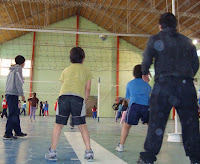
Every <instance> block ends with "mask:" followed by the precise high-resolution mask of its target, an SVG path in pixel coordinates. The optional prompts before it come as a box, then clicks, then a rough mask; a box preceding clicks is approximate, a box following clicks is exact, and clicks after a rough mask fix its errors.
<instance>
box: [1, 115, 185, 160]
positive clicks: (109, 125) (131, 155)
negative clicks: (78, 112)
mask: <svg viewBox="0 0 200 164" xmlns="http://www.w3.org/2000/svg"><path fill="white" fill-rule="evenodd" d="M36 120H37V122H29V120H28V117H24V116H21V126H22V131H23V132H25V133H28V137H27V138H23V139H18V140H11V141H9V140H3V139H2V140H0V164H24V163H27V164H46V163H52V162H49V161H46V160H45V159H44V154H45V153H46V152H47V150H48V148H49V147H50V143H51V133H52V129H53V126H54V121H55V117H45V118H44V117H39V116H38V117H37V118H36ZM5 124H6V119H0V128H1V131H0V137H1V138H2V136H3V134H4V129H5ZM87 124H88V129H89V131H90V136H91V139H92V140H93V141H95V142H96V143H98V144H99V145H101V146H102V147H103V148H105V149H106V150H108V151H109V152H111V153H113V154H114V155H116V156H117V157H119V158H120V159H121V160H123V161H125V162H126V163H128V164H136V161H137V159H138V156H139V152H140V151H142V150H143V144H144V140H145V136H146V131H147V126H146V125H142V124H139V125H138V126H134V127H132V128H131V130H130V134H129V136H128V139H127V142H126V144H125V152H121V153H120V152H117V151H116V150H115V147H116V145H117V144H118V142H119V140H120V133H121V127H122V125H120V124H119V123H115V122H114V119H113V118H101V119H100V122H99V123H98V122H97V120H92V119H91V118H87ZM64 132H78V129H77V128H75V129H73V130H71V129H70V127H69V126H65V127H64V129H63V131H62V134H61V138H60V140H59V144H58V150H57V152H58V161H57V162H53V163H58V164H65V163H66V164H80V163H81V162H80V160H79V158H78V157H77V155H76V153H75V151H74V149H73V147H72V146H71V145H70V143H69V142H68V140H67V138H66V137H65V135H64ZM168 132H174V122H173V121H172V120H169V122H168V125H167V129H166V133H165V137H164V141H163V146H162V149H161V152H160V154H159V155H158V161H157V162H155V163H156V164H189V160H188V158H187V157H185V153H184V149H183V146H182V143H169V142H167V141H166V140H167V133H168ZM81 140H82V139H81ZM82 153H84V152H82ZM94 153H95V156H96V157H98V152H94ZM110 157H111V155H110V154H108V153H105V160H106V159H109V160H110ZM93 163H94V164H95V161H94V162H93ZM114 163H115V164H117V163H116V162H114ZM102 164H103V163H102Z"/></svg>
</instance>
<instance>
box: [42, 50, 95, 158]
mask: <svg viewBox="0 0 200 164" xmlns="http://www.w3.org/2000/svg"><path fill="white" fill-rule="evenodd" d="M84 59H85V52H84V50H83V49H82V48H80V47H74V48H72V49H71V51H70V61H71V63H72V64H71V65H70V66H69V67H66V68H65V69H64V70H63V72H62V73H61V76H60V79H59V80H60V81H61V82H62V87H61V89H60V95H59V99H58V108H57V110H56V123H55V126H54V130H53V133H52V142H51V147H50V148H49V152H48V153H46V155H45V158H46V159H48V160H57V155H56V147H57V144H58V140H59V137H60V133H61V130H62V128H63V126H64V125H67V121H68V118H69V116H70V114H71V115H72V121H73V123H74V125H77V126H78V128H79V130H80V132H81V135H82V138H83V141H84V144H85V147H86V150H85V154H84V157H85V159H87V160H88V161H92V160H93V158H94V153H93V151H92V149H91V146H90V136H89V132H88V129H87V126H86V122H85V102H86V101H87V99H88V96H89V94H90V88H91V80H92V78H93V76H92V74H91V72H90V71H89V70H88V69H87V68H85V66H84V65H83V62H84Z"/></svg>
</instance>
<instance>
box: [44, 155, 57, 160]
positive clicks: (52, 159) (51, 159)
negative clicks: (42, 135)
mask: <svg viewBox="0 0 200 164" xmlns="http://www.w3.org/2000/svg"><path fill="white" fill-rule="evenodd" d="M45 159H46V160H48V161H57V160H58V159H57V158H56V159H52V158H47V157H46V155H45Z"/></svg>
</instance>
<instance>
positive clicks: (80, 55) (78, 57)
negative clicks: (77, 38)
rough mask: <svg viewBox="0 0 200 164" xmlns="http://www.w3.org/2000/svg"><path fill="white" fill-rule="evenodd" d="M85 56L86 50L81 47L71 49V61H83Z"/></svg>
mask: <svg viewBox="0 0 200 164" xmlns="http://www.w3.org/2000/svg"><path fill="white" fill-rule="evenodd" d="M84 58H85V52H84V50H83V49H82V48H81V47H74V48H72V49H71V51H70V61H71V62H72V63H82V62H83V59H84Z"/></svg>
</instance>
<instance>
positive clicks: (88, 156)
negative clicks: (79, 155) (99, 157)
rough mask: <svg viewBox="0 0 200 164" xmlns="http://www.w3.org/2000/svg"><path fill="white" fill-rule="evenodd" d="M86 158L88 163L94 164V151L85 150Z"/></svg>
mask: <svg viewBox="0 0 200 164" xmlns="http://www.w3.org/2000/svg"><path fill="white" fill-rule="evenodd" d="M84 158H85V159H87V160H88V162H93V160H94V152H93V151H92V150H85V154H84Z"/></svg>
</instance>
